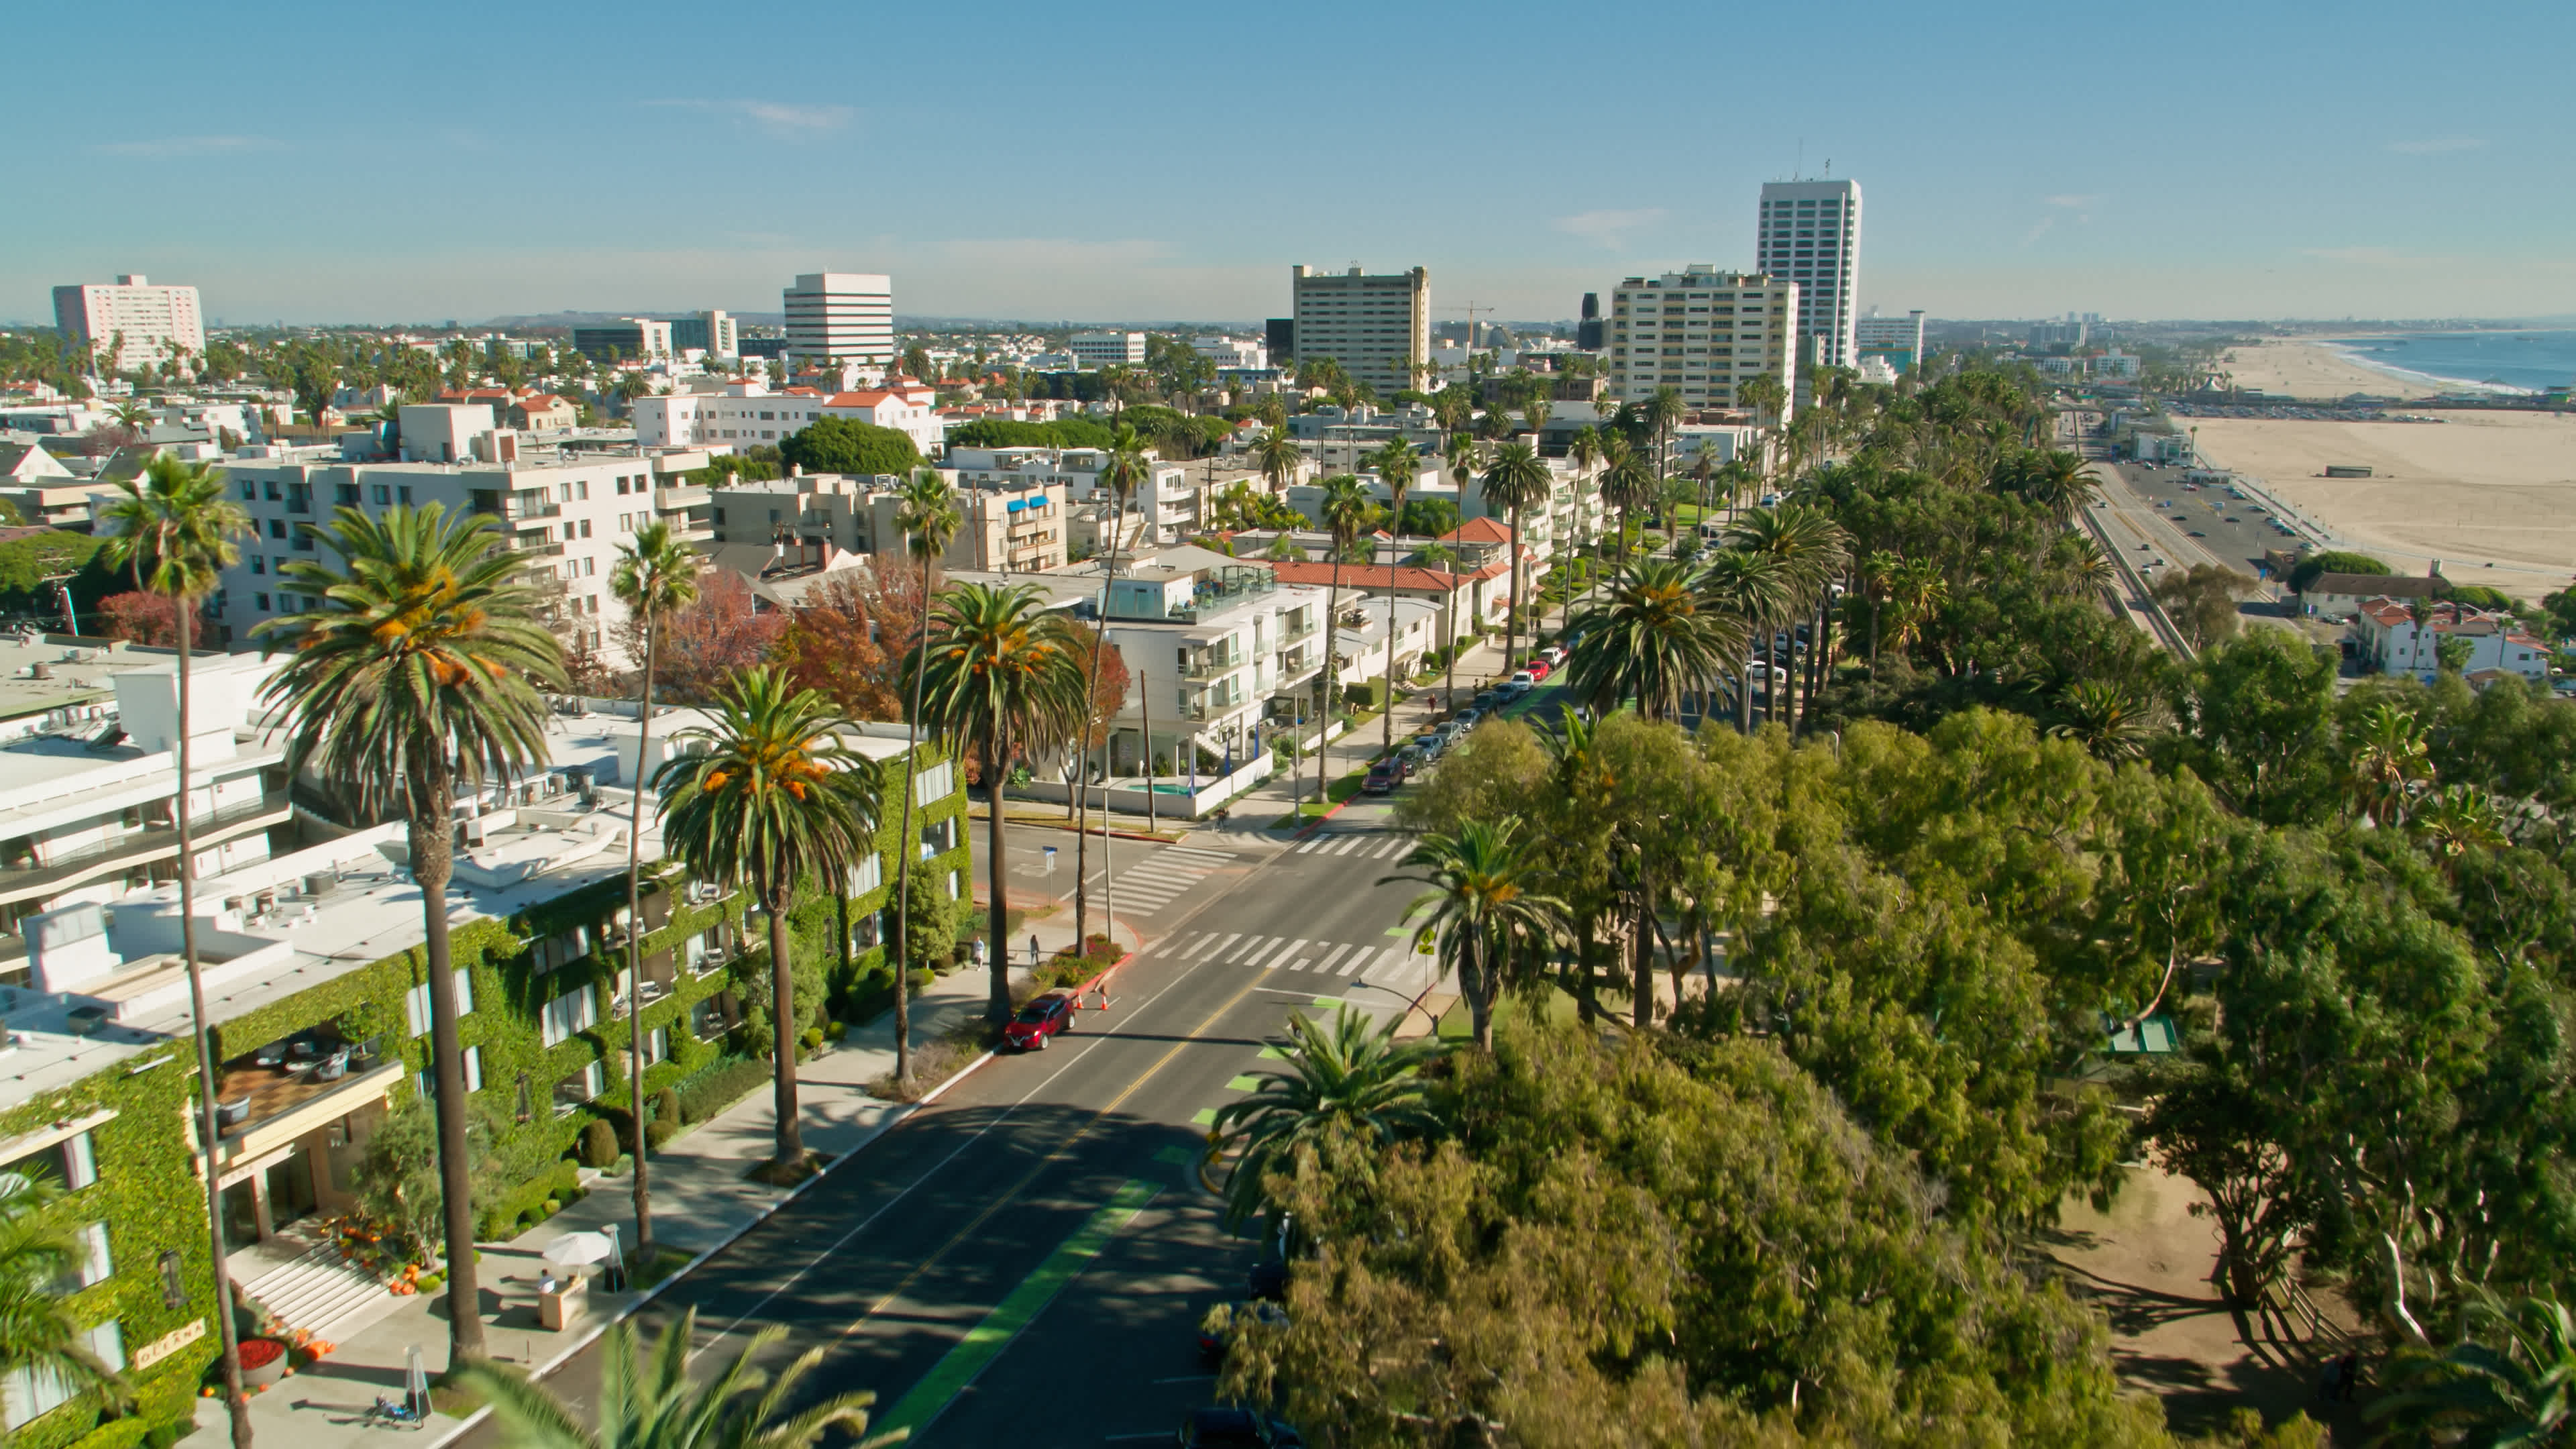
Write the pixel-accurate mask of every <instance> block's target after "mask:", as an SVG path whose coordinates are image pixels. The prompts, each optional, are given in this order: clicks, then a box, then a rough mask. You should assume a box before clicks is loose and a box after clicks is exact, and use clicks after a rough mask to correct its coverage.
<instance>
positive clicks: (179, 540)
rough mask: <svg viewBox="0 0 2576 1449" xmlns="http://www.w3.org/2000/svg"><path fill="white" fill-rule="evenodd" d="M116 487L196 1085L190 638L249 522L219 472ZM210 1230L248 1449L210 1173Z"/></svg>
mask: <svg viewBox="0 0 2576 1449" xmlns="http://www.w3.org/2000/svg"><path fill="white" fill-rule="evenodd" d="M116 486H117V496H116V498H115V500H114V501H113V502H111V503H109V504H108V505H107V507H106V508H105V509H103V510H102V511H101V513H100V522H102V523H103V524H105V525H106V526H107V527H108V528H109V529H111V530H112V532H111V533H110V534H109V536H108V540H107V544H106V546H105V548H104V549H102V552H103V553H105V554H106V556H107V563H108V566H109V567H110V568H117V569H127V570H131V571H132V573H133V575H134V583H135V586H136V587H137V588H140V589H142V590H143V591H144V592H146V593H149V594H155V595H158V596H159V597H161V598H165V599H168V600H170V601H171V603H172V604H173V605H174V606H175V609H174V612H175V613H176V614H177V616H178V626H179V659H178V671H179V678H178V685H179V728H178V731H177V735H176V738H175V740H174V741H173V742H172V746H171V747H172V749H173V750H174V752H175V754H176V763H177V765H178V773H179V792H178V805H177V808H176V809H175V810H173V811H172V812H171V814H172V816H173V818H174V819H176V821H177V822H178V828H179V954H180V957H181V959H182V960H183V961H184V962H185V963H186V965H187V970H188V1004H189V1012H190V1016H189V1020H190V1023H191V1024H192V1025H193V1026H194V1027H195V1032H194V1035H195V1037H196V1046H197V1080H198V1081H199V1082H201V1083H211V1082H213V1081H214V1079H215V1063H214V1048H213V1045H212V1039H211V1037H210V1035H209V1031H208V1027H209V1023H208V1021H207V1019H206V979H205V971H204V964H203V963H202V962H201V961H200V960H199V959H198V956H197V849H196V845H195V837H194V827H193V826H192V825H191V824H190V822H189V818H188V817H189V810H190V806H189V798H190V797H189V787H188V780H189V778H190V769H189V759H188V755H189V733H190V731H191V729H192V728H193V724H192V720H191V713H190V710H191V702H190V699H189V689H188V685H189V679H190V677H191V674H192V662H193V659H194V656H195V653H196V641H195V638H194V630H195V628H196V623H197V615H198V610H199V608H200V607H202V604H203V601H204V600H205V598H206V596H207V595H208V594H211V593H213V592H214V591H215V589H216V588H217V587H219V586H220V585H221V584H222V582H223V571H224V570H225V569H227V568H229V567H231V566H232V565H234V564H236V563H239V562H240V561H241V548H240V546H239V545H237V544H236V543H234V541H233V540H235V539H236V538H239V537H241V536H242V535H244V534H247V533H249V532H250V531H251V521H250V515H249V514H248V513H246V512H244V511H243V509H242V507H241V505H240V504H238V503H234V502H232V501H231V500H229V499H227V498H226V497H225V496H224V480H223V474H222V472H221V471H220V470H218V469H215V468H211V467H209V466H207V465H205V464H202V463H184V462H181V461H180V460H179V459H178V458H177V457H176V456H174V455H166V454H165V455H163V456H161V457H157V458H154V459H153V460H152V462H151V463H150V464H149V465H148V466H147V467H146V468H145V469H144V472H143V477H142V479H141V481H140V482H139V483H138V482H137V481H136V480H134V479H130V478H129V479H127V480H125V481H123V482H120V483H119V484H117V485H116ZM198 1095H199V1097H200V1098H201V1100H200V1101H199V1102H198V1104H197V1106H198V1113H199V1116H200V1117H201V1118H202V1120H201V1121H200V1122H199V1124H198V1125H199V1127H200V1128H201V1129H202V1130H203V1131H204V1132H205V1134H206V1138H205V1140H207V1141H208V1142H213V1141H215V1140H216V1139H217V1135H218V1134H217V1133H216V1130H215V1125H216V1124H215V1094H214V1092H213V1090H212V1089H211V1088H208V1089H207V1090H204V1091H202V1092H200V1093H199V1094H198ZM205 1187H206V1228H207V1233H208V1238H209V1244H208V1246H209V1248H210V1250H211V1252H212V1259H211V1261H212V1262H213V1263H214V1268H215V1316H216V1318H217V1319H218V1320H219V1322H218V1324H217V1326H218V1327H220V1328H221V1329H222V1330H223V1372H224V1402H225V1405H226V1407H227V1408H228V1409H229V1410H230V1411H231V1416H232V1434H233V1445H234V1449H249V1446H250V1442H251V1424H250V1400H249V1399H248V1398H247V1397H246V1396H244V1395H243V1393H242V1387H241V1345H240V1343H239V1341H238V1338H237V1335H236V1334H235V1333H234V1328H233V1307H232V1303H233V1296H232V1286H233V1285H232V1274H231V1273H230V1272H229V1271H228V1270H227V1269H226V1268H225V1266H224V1230H223V1193H222V1189H221V1188H219V1187H218V1186H217V1185H216V1183H215V1178H214V1175H213V1174H212V1173H209V1174H207V1175H206V1182H205Z"/></svg>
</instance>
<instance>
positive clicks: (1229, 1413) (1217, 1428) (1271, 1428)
mask: <svg viewBox="0 0 2576 1449" xmlns="http://www.w3.org/2000/svg"><path fill="white" fill-rule="evenodd" d="M1173 1442H1175V1443H1177V1444H1179V1445H1181V1446H1182V1449H1304V1446H1305V1443H1306V1439H1305V1436H1304V1435H1302V1434H1299V1433H1298V1432H1297V1431H1296V1430H1294V1429H1291V1428H1289V1427H1288V1426H1287V1424H1285V1423H1283V1422H1281V1421H1280V1420H1277V1419H1274V1418H1272V1417H1270V1416H1269V1415H1268V1414H1264V1413H1262V1412H1260V1411H1259V1410H1256V1409H1192V1410H1190V1416H1189V1417H1188V1418H1186V1419H1183V1420H1182V1421H1181V1431H1180V1433H1179V1435H1178V1436H1177V1437H1176V1438H1175V1439H1174V1441H1173Z"/></svg>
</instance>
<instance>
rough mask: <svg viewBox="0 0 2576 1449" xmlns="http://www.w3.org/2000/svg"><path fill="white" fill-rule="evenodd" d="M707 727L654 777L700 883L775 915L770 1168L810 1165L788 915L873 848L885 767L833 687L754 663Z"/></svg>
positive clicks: (665, 814) (677, 841)
mask: <svg viewBox="0 0 2576 1449" xmlns="http://www.w3.org/2000/svg"><path fill="white" fill-rule="evenodd" d="M709 714H710V715H711V718H710V720H709V722H708V723H707V724H706V725H705V726H703V727H700V728H696V729H690V730H685V731H682V732H681V733H680V734H679V735H678V736H676V737H675V741H674V742H675V743H678V742H686V743H688V744H690V745H691V746H693V747H694V746H701V745H702V746H703V748H693V749H692V750H691V752H689V753H685V754H679V755H674V756H672V757H671V758H670V759H668V760H665V761H664V762H663V764H662V767H661V770H660V771H659V773H657V775H656V776H655V778H654V788H655V792H656V794H657V795H658V796H659V797H660V800H659V804H658V805H657V807H656V808H657V810H658V812H659V814H660V816H661V820H662V838H663V840H664V841H665V842H666V848H667V849H668V850H669V851H670V853H671V854H673V855H676V856H678V857H679V858H680V859H681V860H682V861H684V862H686V863H687V865H688V867H689V870H690V872H691V873H693V874H695V875H696V876H697V877H698V878H699V879H701V880H711V881H718V882H722V883H724V884H726V885H738V886H742V887H746V888H748V889H749V890H750V892H751V896H752V899H753V900H755V901H757V902H758V903H759V905H760V908H761V910H762V911H763V912H765V913H766V914H767V916H768V923H769V972H770V1002H771V1009H770V1023H771V1029H772V1032H773V1034H774V1040H773V1041H772V1043H771V1053H772V1100H773V1102H774V1105H775V1108H776V1113H777V1123H776V1130H775V1134H774V1144H773V1150H772V1153H771V1159H770V1162H771V1167H772V1169H773V1170H774V1171H775V1172H776V1173H778V1174H780V1175H782V1176H783V1175H786V1174H791V1173H796V1172H801V1171H802V1170H803V1169H804V1167H805V1139H804V1135H803V1133H802V1132H801V1131H800V1130H799V1123H798V1120H797V1109H796V1035H797V1028H798V1025H799V1024H798V1022H797V1021H796V1011H795V1002H796V986H795V976H794V957H793V954H792V951H791V945H792V943H791V941H790V939H789V933H788V912H789V911H790V909H791V908H792V907H793V906H794V905H795V900H796V891H797V889H798V887H799V886H800V885H802V884H803V883H804V882H805V881H808V880H819V881H824V882H830V883H833V887H834V889H836V890H837V889H838V884H837V883H838V881H839V879H840V872H841V870H842V868H844V867H846V866H848V865H850V864H852V863H854V862H856V861H858V860H859V859H861V858H862V857H863V856H864V855H866V854H868V853H869V852H871V851H873V850H874V849H875V848H876V846H875V841H876V831H877V822H878V820H879V819H880V818H882V812H883V808H884V796H883V788H882V786H881V784H880V782H879V777H878V772H877V770H876V768H875V767H874V766H873V765H871V764H869V763H868V762H867V761H866V760H865V759H864V758H863V757H861V756H860V755H858V754H857V753H856V752H855V751H853V750H851V749H850V747H849V746H848V745H846V744H844V743H842V740H841V737H840V736H841V732H842V731H844V730H847V729H849V728H850V727H851V726H850V722H849V721H848V720H845V719H842V718H840V717H839V716H838V715H836V714H834V713H833V712H832V708H831V705H830V704H829V702H827V701H826V700H825V699H824V698H823V696H822V695H820V694H818V693H816V692H815V691H813V690H810V689H797V688H796V687H795V686H794V685H793V684H791V683H790V682H789V680H788V678H787V676H786V674H785V673H784V672H782V671H779V670H776V669H772V668H769V667H768V666H765V665H764V666H760V667H757V668H753V669H748V670H745V671H744V672H743V673H742V674H740V675H738V676H736V677H735V678H734V679H733V680H731V681H729V682H728V683H727V684H726V686H725V687H724V688H723V689H721V690H720V691H719V692H718V694H717V696H716V699H715V701H714V704H713V706H712V707H711V708H710V709H709Z"/></svg>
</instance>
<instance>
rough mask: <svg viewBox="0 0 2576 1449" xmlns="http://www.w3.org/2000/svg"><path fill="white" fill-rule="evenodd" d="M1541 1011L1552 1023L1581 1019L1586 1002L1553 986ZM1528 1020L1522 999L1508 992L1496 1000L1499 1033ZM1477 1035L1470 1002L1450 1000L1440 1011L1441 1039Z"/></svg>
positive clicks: (1451, 1040)
mask: <svg viewBox="0 0 2576 1449" xmlns="http://www.w3.org/2000/svg"><path fill="white" fill-rule="evenodd" d="M1539 1010H1540V1012H1541V1014H1542V1019H1544V1020H1545V1021H1547V1022H1548V1023H1549V1024H1550V1025H1561V1024H1563V1023H1565V1022H1570V1021H1580V1020H1581V1019H1582V1017H1583V1003H1582V1002H1579V1001H1577V1000H1575V999H1574V997H1573V996H1572V995H1570V994H1568V993H1567V992H1566V991H1565V990H1564V989H1563V988H1562V987H1557V986H1550V987H1549V988H1548V989H1547V1001H1546V1004H1545V1005H1543V1006H1541V1007H1540V1008H1539ZM1529 1021H1530V1008H1529V1005H1528V1003H1526V1002H1524V1001H1521V1000H1520V999H1519V998H1517V997H1514V996H1510V995H1508V994H1507V995H1505V996H1504V997H1503V999H1502V1000H1500V1001H1497V1002H1495V1003H1494V1031H1495V1033H1496V1034H1497V1035H1499V1034H1501V1033H1503V1032H1507V1031H1511V1030H1513V1029H1515V1028H1516V1027H1522V1026H1526V1025H1528V1024H1529ZM1475 1034H1476V1027H1475V1019H1474V1017H1473V1016H1472V1015H1471V1014H1470V1013H1469V1012H1468V1009H1467V1002H1466V1000H1465V999H1464V998H1463V997H1462V998H1460V999H1459V1000H1457V1001H1454V1002H1452V1003H1450V1006H1449V1009H1448V1010H1447V1011H1444V1012H1442V1013H1440V1026H1439V1035H1440V1039H1441V1040H1442V1041H1449V1042H1459V1041H1467V1040H1469V1039H1471V1038H1473V1037H1474V1036H1475Z"/></svg>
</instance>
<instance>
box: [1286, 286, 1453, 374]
mask: <svg viewBox="0 0 2576 1449" xmlns="http://www.w3.org/2000/svg"><path fill="white" fill-rule="evenodd" d="M1291 285H1292V286H1293V287H1294V288H1295V292H1296V317H1297V330H1296V341H1297V360H1298V361H1300V362H1312V361H1315V360H1316V359H1318V358H1325V357H1329V358H1331V359H1333V360H1334V361H1335V362H1338V363H1340V364H1341V365H1342V371H1344V372H1347V373H1349V374H1350V375H1351V381H1353V382H1364V383H1367V384H1368V385H1369V386H1370V387H1373V388H1375V389H1377V395H1378V396H1379V397H1380V398H1389V399H1391V398H1393V397H1394V396H1395V394H1397V393H1398V392H1401V391H1403V390H1404V389H1406V388H1409V387H1419V386H1421V385H1422V384H1421V379H1420V377H1419V375H1418V373H1417V369H1419V368H1420V367H1421V365H1422V364H1424V363H1426V362H1428V361H1430V360H1431V274H1430V272H1428V271H1427V270H1425V269H1423V268H1421V267H1415V268H1414V269H1413V270H1412V271H1409V272H1395V273H1391V274H1386V275H1381V276H1368V275H1365V274H1363V273H1362V272H1361V271H1360V269H1359V268H1357V267H1353V268H1351V269H1350V270H1349V271H1347V272H1319V271H1317V270H1315V269H1314V268H1313V267H1299V268H1297V269H1296V271H1295V273H1294V274H1293V279H1292V283H1291Z"/></svg>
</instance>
